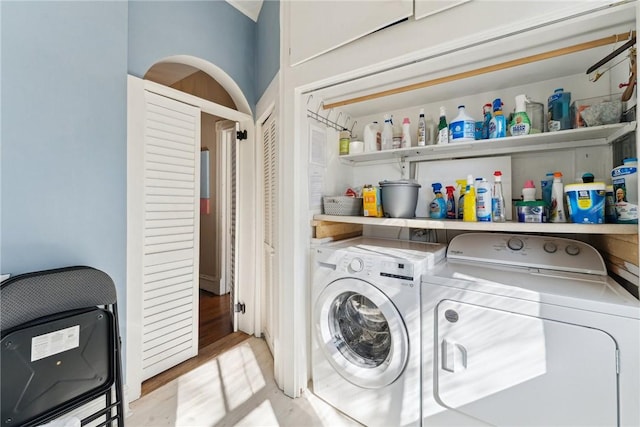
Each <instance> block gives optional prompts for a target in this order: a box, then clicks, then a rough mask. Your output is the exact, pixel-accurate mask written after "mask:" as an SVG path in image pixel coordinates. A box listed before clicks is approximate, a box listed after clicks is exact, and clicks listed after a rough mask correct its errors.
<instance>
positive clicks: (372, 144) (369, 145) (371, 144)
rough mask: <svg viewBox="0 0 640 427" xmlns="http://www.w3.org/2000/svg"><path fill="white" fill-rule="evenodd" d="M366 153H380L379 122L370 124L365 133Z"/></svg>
mask: <svg viewBox="0 0 640 427" xmlns="http://www.w3.org/2000/svg"><path fill="white" fill-rule="evenodd" d="M363 139H364V151H365V152H371V151H380V126H379V125H378V122H372V123H369V124H368V125H366V126H365V127H364V132H363Z"/></svg>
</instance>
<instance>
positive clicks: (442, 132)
mask: <svg viewBox="0 0 640 427" xmlns="http://www.w3.org/2000/svg"><path fill="white" fill-rule="evenodd" d="M448 143H449V125H448V124H447V112H446V110H445V109H444V107H440V121H439V122H438V144H448Z"/></svg>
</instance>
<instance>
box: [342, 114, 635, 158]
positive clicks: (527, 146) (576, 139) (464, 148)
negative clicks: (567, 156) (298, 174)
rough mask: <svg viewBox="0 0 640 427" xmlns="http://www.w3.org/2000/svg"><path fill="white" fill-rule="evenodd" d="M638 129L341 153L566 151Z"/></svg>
mask: <svg viewBox="0 0 640 427" xmlns="http://www.w3.org/2000/svg"><path fill="white" fill-rule="evenodd" d="M635 130H636V122H635V121H633V122H629V123H616V124H612V125H603V126H594V127H585V128H579V129H571V130H565V131H560V132H546V133H538V134H533V135H524V136H510V137H506V138H500V139H489V140H479V141H473V142H458V143H450V144H447V145H427V146H423V147H422V146H421V147H411V148H400V149H395V150H384V151H373V152H368V153H362V154H349V155H344V156H340V160H341V161H342V162H344V163H347V164H356V163H363V162H372V161H380V160H394V159H400V160H405V159H408V158H409V159H411V160H439V159H452V158H458V159H459V158H469V157H483V156H495V155H497V154H511V153H527V152H535V151H549V150H563V149H568V148H578V147H592V146H598V145H610V144H613V143H614V142H615V141H616V140H618V139H620V138H622V137H623V136H625V135H627V134H629V133H631V132H633V131H635Z"/></svg>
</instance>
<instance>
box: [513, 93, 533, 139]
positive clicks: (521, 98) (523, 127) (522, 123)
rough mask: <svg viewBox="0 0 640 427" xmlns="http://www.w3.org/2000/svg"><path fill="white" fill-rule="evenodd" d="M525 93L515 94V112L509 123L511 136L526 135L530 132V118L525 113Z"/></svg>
mask: <svg viewBox="0 0 640 427" xmlns="http://www.w3.org/2000/svg"><path fill="white" fill-rule="evenodd" d="M527 102H529V99H528V98H527V95H518V96H516V112H515V114H514V115H513V120H512V121H511V124H509V131H510V132H511V136H519V135H528V134H529V133H530V132H531V120H529V115H527Z"/></svg>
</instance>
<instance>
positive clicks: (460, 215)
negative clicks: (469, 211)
mask: <svg viewBox="0 0 640 427" xmlns="http://www.w3.org/2000/svg"><path fill="white" fill-rule="evenodd" d="M456 185H457V186H458V192H459V193H460V197H458V219H462V218H463V213H464V192H465V190H466V185H467V180H466V179H456Z"/></svg>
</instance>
